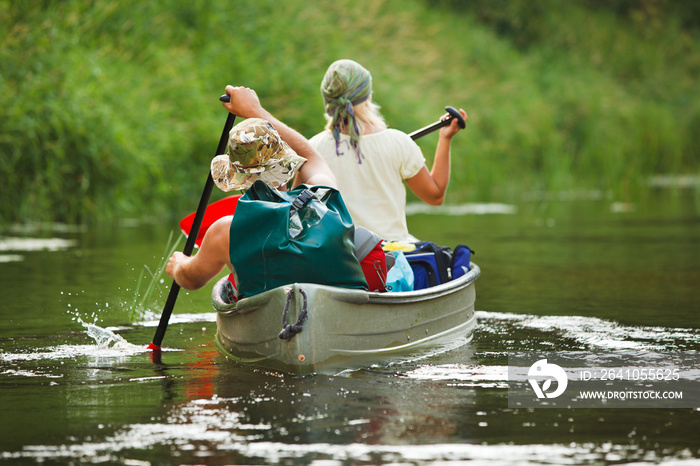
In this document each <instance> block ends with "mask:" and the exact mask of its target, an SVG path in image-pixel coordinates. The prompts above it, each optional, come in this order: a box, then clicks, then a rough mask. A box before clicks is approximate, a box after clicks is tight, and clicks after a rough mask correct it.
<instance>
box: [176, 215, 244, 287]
mask: <svg viewBox="0 0 700 466" xmlns="http://www.w3.org/2000/svg"><path fill="white" fill-rule="evenodd" d="M231 219H232V217H231V216H228V217H223V218H220V219H219V220H217V221H216V222H214V224H213V225H212V226H211V227H209V229H208V230H207V233H206V234H205V235H204V239H203V240H202V245H201V247H200V248H199V251H198V252H197V254H196V255H194V256H186V255H184V254H183V253H181V252H175V253H174V254H173V255H172V256H171V257H170V260H169V261H168V265H167V266H166V269H165V271H166V272H167V274H168V275H170V276H171V277H172V278H173V280H175V281H176V282H177V284H178V285H180V286H181V287H182V288H185V289H186V290H198V289H200V288H202V287H203V286H204V285H206V284H207V283H209V281H210V280H211V279H212V278H214V277H215V276H216V275H218V274H219V273H220V272H221V271H222V270H223V269H224V267H225V266H228V267H229V268H230V269H231V268H232V267H231V260H230V259H229V251H228V249H229V230H230V228H231Z"/></svg>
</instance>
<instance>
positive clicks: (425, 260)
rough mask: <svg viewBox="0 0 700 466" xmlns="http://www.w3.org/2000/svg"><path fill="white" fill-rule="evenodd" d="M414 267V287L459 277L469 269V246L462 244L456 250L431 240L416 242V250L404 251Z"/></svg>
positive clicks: (418, 288)
mask: <svg viewBox="0 0 700 466" xmlns="http://www.w3.org/2000/svg"><path fill="white" fill-rule="evenodd" d="M404 254H405V256H406V259H407V260H408V263H409V265H410V266H411V269H413V277H414V281H413V289H414V290H421V289H424V288H429V287H431V286H437V285H441V284H443V283H447V282H449V281H450V280H453V279H455V278H459V277H461V276H462V275H464V274H465V273H467V272H468V271H469V264H470V260H471V255H472V254H474V251H472V250H471V249H470V248H469V246H467V245H465V244H460V245H458V246H457V247H455V249H454V251H453V250H452V249H450V248H449V247H447V246H438V245H437V244H435V243H432V242H430V241H426V242H422V243H416V249H415V251H411V252H406V253H404Z"/></svg>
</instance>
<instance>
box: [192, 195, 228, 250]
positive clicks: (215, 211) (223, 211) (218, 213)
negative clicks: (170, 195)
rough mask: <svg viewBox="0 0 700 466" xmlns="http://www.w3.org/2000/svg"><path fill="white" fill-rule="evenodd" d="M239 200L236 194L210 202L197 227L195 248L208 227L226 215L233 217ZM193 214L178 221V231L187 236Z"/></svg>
mask: <svg viewBox="0 0 700 466" xmlns="http://www.w3.org/2000/svg"><path fill="white" fill-rule="evenodd" d="M240 198H241V194H236V195H234V196H229V197H225V198H223V199H221V200H219V201H216V202H212V203H211V204H209V205H208V206H207V210H206V212H205V213H204V218H203V219H202V226H201V227H199V234H197V240H196V241H195V243H194V244H195V246H197V247H199V246H200V245H201V244H202V238H204V234H205V233H206V232H207V230H208V229H209V227H210V226H212V224H213V223H214V222H216V221H217V220H219V219H220V218H222V217H226V216H227V215H233V213H234V212H235V211H236V206H237V205H238V199H240ZM194 215H195V212H192V213H191V214H190V215H188V216H187V217H185V218H183V219H182V220H180V229H181V230H182V232H183V233H184V234H185V236H188V235H189V234H190V230H191V229H192V223H193V222H194Z"/></svg>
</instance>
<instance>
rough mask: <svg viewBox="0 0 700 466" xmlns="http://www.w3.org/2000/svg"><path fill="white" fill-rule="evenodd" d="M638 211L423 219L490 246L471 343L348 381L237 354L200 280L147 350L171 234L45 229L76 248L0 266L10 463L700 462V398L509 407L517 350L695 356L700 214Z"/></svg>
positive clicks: (423, 231)
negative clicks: (145, 284)
mask: <svg viewBox="0 0 700 466" xmlns="http://www.w3.org/2000/svg"><path fill="white" fill-rule="evenodd" d="M629 204H632V203H621V204H619V205H617V204H615V203H612V202H607V201H605V199H604V196H603V197H602V198H601V197H598V198H590V197H589V198H576V199H574V200H571V199H566V200H565V201H561V200H559V199H541V200H539V201H538V203H537V204H536V205H532V204H523V205H518V206H517V208H515V209H513V210H511V211H510V212H509V213H508V212H505V210H507V209H503V210H504V211H503V212H496V211H497V210H498V209H494V208H493V207H489V209H491V212H490V213H484V212H482V215H472V214H470V213H468V212H466V210H468V209H467V208H466V207H459V208H456V209H453V210H454V212H452V211H445V212H443V213H441V214H440V215H431V216H430V217H427V216H426V214H422V213H416V214H415V215H414V216H412V217H411V219H410V223H411V225H410V228H411V230H412V232H414V234H417V235H418V236H419V237H424V238H428V237H430V238H431V239H434V240H435V241H436V242H438V243H440V244H446V245H452V246H454V245H455V244H457V243H467V244H469V245H470V246H472V247H473V248H474V249H475V250H477V256H476V257H475V259H476V260H477V261H478V263H479V265H480V267H481V268H482V276H481V278H480V279H479V281H478V282H477V285H476V286H477V301H476V302H477V308H478V309H481V311H478V312H477V319H478V325H477V328H476V330H475V333H474V336H473V339H472V341H471V342H469V344H467V345H464V346H462V347H460V348H457V349H453V350H451V351H447V352H443V353H441V354H437V355H433V356H431V357H427V358H424V359H421V360H414V361H410V362H405V363H403V364H392V365H376V366H373V367H370V368H365V369H360V370H349V371H345V372H343V373H341V374H338V375H335V376H327V375H312V376H304V377H299V376H290V375H286V374H280V373H274V372H267V371H262V370H255V369H249V368H244V367H239V366H236V365H235V364H233V363H231V362H230V361H226V360H225V359H224V358H223V357H222V356H221V355H220V354H219V353H218V352H217V351H216V350H215V349H214V347H213V344H212V342H213V338H214V334H215V332H216V324H215V314H214V313H213V312H211V308H210V305H209V296H207V292H206V291H202V292H199V293H196V292H195V293H186V292H183V293H182V294H181V296H180V298H179V300H178V304H177V306H176V310H175V314H174V315H173V316H172V319H171V321H170V325H169V327H168V332H167V334H166V337H165V340H164V347H163V349H164V352H163V354H162V358H161V359H160V360H152V359H151V353H150V352H149V351H146V346H147V345H148V343H149V342H150V341H151V337H152V336H153V332H154V327H155V326H156V325H157V321H158V317H159V315H160V308H161V306H162V301H164V298H163V297H158V302H156V303H154V304H153V306H151V308H150V309H149V310H148V312H146V313H145V314H144V315H143V316H141V317H140V320H139V321H138V322H135V323H130V322H129V316H130V315H131V309H129V306H128V304H126V305H125V304H124V303H130V302H133V294H132V292H130V291H129V290H133V289H134V285H135V280H136V276H135V275H137V272H135V271H138V270H140V269H141V268H142V267H143V265H144V262H145V263H147V264H148V265H149V266H151V265H152V264H158V263H159V262H160V260H161V258H160V257H159V254H160V252H161V251H162V249H163V244H164V241H165V239H166V238H167V236H168V231H167V229H164V228H159V227H157V226H153V225H146V226H143V227H139V228H134V227H130V228H129V229H114V230H107V231H100V232H99V234H96V233H95V234H93V233H92V232H89V231H84V230H81V229H78V230H76V231H62V232H51V236H52V237H58V236H61V235H63V236H64V237H63V238H62V239H64V240H65V241H67V242H72V243H71V244H72V245H71V246H70V247H67V248H63V249H57V250H53V251H50V250H48V249H41V250H22V251H17V250H15V249H12V250H8V251H7V253H8V254H14V255H20V256H22V259H21V260H17V261H13V262H7V261H6V262H0V279H2V281H3V297H4V298H5V299H4V303H3V307H2V308H0V316H2V321H1V322H2V323H0V397H1V402H0V416H2V418H3V419H11V420H12V421H11V422H3V423H0V462H3V463H7V464H14V463H22V464H34V463H39V462H47V463H76V464H77V463H83V462H84V463H103V464H134V465H136V464H138V465H145V464H163V463H169V464H275V463H277V464H297V463H306V464H310V463H314V464H319V463H324V462H327V463H328V464H384V463H401V464H432V463H440V462H451V461H462V462H465V461H470V464H477V465H481V464H483V465H495V464H524V465H525V464H526V465H534V464H616V463H630V462H635V463H637V464H656V463H658V462H670V461H671V460H673V461H675V462H676V464H691V463H697V460H698V458H700V451H699V450H698V448H699V447H698V442H697V432H699V431H700V410H699V409H698V408H695V409H692V408H691V409H605V410H601V409H565V408H561V409H516V408H508V393H507V392H508V390H507V389H508V384H507V380H508V379H507V378H508V375H507V363H508V354H509V353H510V352H527V351H535V352H556V351H559V352H575V351H591V352H599V353H601V354H602V353H615V352H620V351H633V352H635V353H639V354H646V353H650V352H697V351H699V350H700V338H699V337H700V335H699V332H700V325H698V324H697V323H698V322H700V320H699V319H698V316H697V315H696V314H697V302H698V301H697V290H696V288H697V283H698V278H700V252H698V249H699V248H697V240H698V238H700V214H699V210H698V207H697V205H696V204H695V201H693V199H692V198H690V199H686V198H680V199H679V198H672V199H668V200H666V201H663V202H662V201H661V200H654V199H652V200H639V201H635V202H634V203H633V204H634V208H629ZM460 209H461V211H460ZM469 209H473V207H470V208H469ZM499 209H500V207H499ZM483 210H484V209H482V211H483ZM486 210H488V209H486ZM457 211H460V212H461V213H458V214H456V213H455V212H457ZM474 213H478V212H476V211H475V212H474ZM426 218H429V221H426ZM26 234H27V235H34V234H35V232H27V233H26ZM19 235H21V233H19V232H13V233H12V237H16V236H19ZM13 247H16V246H13ZM3 252H5V250H3ZM8 290H11V291H12V292H11V293H10V292H9V291H8ZM645 352H646V353H645Z"/></svg>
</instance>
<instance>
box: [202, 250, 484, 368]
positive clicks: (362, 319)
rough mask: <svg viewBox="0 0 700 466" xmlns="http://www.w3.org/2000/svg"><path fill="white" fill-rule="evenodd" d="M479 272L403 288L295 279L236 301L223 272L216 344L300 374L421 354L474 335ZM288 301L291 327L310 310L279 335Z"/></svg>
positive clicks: (216, 298)
mask: <svg viewBox="0 0 700 466" xmlns="http://www.w3.org/2000/svg"><path fill="white" fill-rule="evenodd" d="M480 274H481V270H480V269H479V267H478V266H477V265H476V264H474V263H472V266H471V270H470V271H469V272H468V273H467V274H466V275H464V276H462V277H460V278H458V279H455V280H452V281H450V282H448V283H445V284H442V285H438V286H435V287H432V288H428V289H424V290H418V291H410V292H398V293H375V292H366V291H362V290H354V289H347V288H338V287H331V286H325V285H316V284H310V283H294V284H290V285H289V286H286V287H279V288H275V289H273V290H269V291H266V292H264V293H261V294H259V295H256V296H252V297H250V298H245V299H241V300H240V301H239V302H238V303H235V304H228V303H226V302H225V301H224V300H223V299H222V298H221V294H222V286H223V284H224V282H225V280H226V278H225V277H224V278H222V279H221V280H220V281H219V282H218V283H217V284H216V285H215V286H214V290H213V291H212V305H213V306H214V309H215V310H216V311H217V312H216V314H217V317H216V323H217V335H216V345H217V348H218V349H219V351H221V353H223V354H224V355H226V356H227V357H228V358H230V359H233V360H235V361H238V362H239V363H242V364H250V365H254V366H256V367H260V368H267V369H273V370H280V371H284V372H291V373H295V374H308V373H338V372H341V371H343V370H346V369H356V368H360V367H368V366H371V365H374V364H380V365H382V364H389V363H391V362H393V361H400V360H405V359H412V358H416V357H423V356H425V355H429V354H431V353H435V352H438V351H441V350H444V349H446V348H450V347H455V346H460V345H463V344H465V343H466V342H468V341H469V340H470V339H471V336H472V334H473V330H474V327H475V325H476V319H475V317H474V303H475V300H476V291H475V281H476V279H477V278H478V277H479V276H480ZM290 293H291V296H290V297H289V299H288V296H289V295H290ZM287 301H289V302H287ZM285 305H287V313H286V319H284V320H285V322H284V323H285V324H295V323H297V322H298V321H299V317H300V314H301V313H302V311H303V309H304V306H306V311H307V312H306V318H305V319H303V322H301V324H302V329H301V331H300V332H299V333H297V334H296V335H294V336H292V337H290V338H288V339H281V338H280V337H279V334H280V331H281V330H282V328H283V316H284V309H285Z"/></svg>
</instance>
